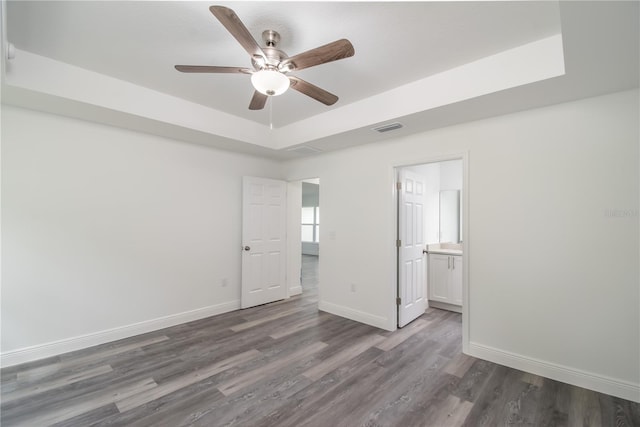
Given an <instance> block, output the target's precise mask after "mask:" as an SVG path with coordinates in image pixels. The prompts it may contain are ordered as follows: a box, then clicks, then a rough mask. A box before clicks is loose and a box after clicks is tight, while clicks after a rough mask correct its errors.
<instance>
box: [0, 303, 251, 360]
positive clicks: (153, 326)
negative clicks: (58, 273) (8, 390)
mask: <svg viewBox="0 0 640 427" xmlns="http://www.w3.org/2000/svg"><path fill="white" fill-rule="evenodd" d="M239 308H240V301H239V300H234V301H229V302H225V303H221V304H216V305H210V306H208V307H202V308H197V309H195V310H190V311H185V312H182V313H177V314H170V315H168V316H164V317H158V318H156V319H150V320H144V321H142V322H138V323H133V324H130V325H125V326H120V327H117V328H113V329H107V330H104V331H99V332H94V333H90V334H86V335H80V336H77V337H71V338H65V339H62V340H58V341H52V342H48V343H45V344H38V345H34V346H31V347H24V348H20V349H17V350H11V351H7V352H5V353H2V354H1V355H0V365H1V366H2V367H3V368H4V367H7V366H12V365H17V364H20V363H25V362H31V361H34V360H38V359H43V358H45V357H51V356H57V355H59V354H63V353H67V352H70V351H75V350H81V349H84V348H87V347H92V346H95V345H99V344H104V343H107V342H111V341H116V340H120V339H123V338H129V337H132V336H135V335H139V334H144V333H147V332H152V331H157V330H159V329H163V328H168V327H170V326H175V325H179V324H181V323H186V322H192V321H194V320H199V319H204V318H205V317H210V316H215V315H217V314H222V313H227V312H229V311H234V310H238V309H239Z"/></svg>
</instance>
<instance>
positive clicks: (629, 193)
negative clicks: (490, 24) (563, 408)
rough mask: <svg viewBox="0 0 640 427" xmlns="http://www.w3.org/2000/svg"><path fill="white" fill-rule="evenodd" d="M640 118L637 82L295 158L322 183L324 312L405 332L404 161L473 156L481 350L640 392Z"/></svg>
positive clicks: (474, 304) (471, 238)
mask: <svg viewBox="0 0 640 427" xmlns="http://www.w3.org/2000/svg"><path fill="white" fill-rule="evenodd" d="M638 113H639V112H638V91H637V90H635V91H628V92H622V93H617V94H612V95H607V96H603V97H598V98H591V99H586V100H582V101H577V102H572V103H566V104H561V105H556V106H551V107H546V108H541V109H536V110H531V111H525V112H521V113H516V114H511V115H507V116H502V117H496V118H491V119H487V120H482V121H477V122H472V123H467V124H463V125H458V126H453V127H449V128H444V129H438V130H434V131H430V132H426V133H422V134H418V135H413V136H410V137H406V138H401V139H397V140H392V141H389V142H386V143H378V144H374V145H369V146H362V147H357V148H353V149H348V150H343V151H339V152H334V153H327V154H324V155H322V156H318V157H312V158H308V159H302V160H297V161H292V162H289V163H288V164H287V169H288V170H287V176H288V178H289V179H296V178H300V177H303V176H308V175H315V176H318V177H320V180H321V182H322V209H323V211H322V229H321V230H322V231H321V241H322V242H323V248H322V257H323V259H322V263H321V265H320V277H321V278H322V280H321V282H320V290H321V294H320V295H321V300H320V307H321V309H323V310H326V311H330V312H333V313H335V314H340V315H344V316H347V317H351V318H354V319H357V320H360V321H365V322H367V323H370V324H373V325H376V326H379V327H383V328H388V329H393V328H394V327H395V307H394V304H393V300H394V297H395V292H394V290H395V277H394V264H393V263H394V260H395V252H394V248H393V242H394V239H395V237H394V236H393V227H392V223H393V218H394V214H393V209H392V202H393V167H394V166H398V165H405V164H416V163H422V162H426V161H428V160H430V159H432V158H434V157H437V156H442V155H447V154H450V153H459V152H461V151H466V150H468V153H469V188H468V189H467V191H468V192H469V197H470V206H465V209H468V210H469V231H470V235H467V236H465V240H466V241H467V246H466V247H467V248H468V256H469V258H468V260H469V264H468V265H467V266H466V267H467V268H468V274H469V295H468V296H469V305H468V314H467V315H468V316H469V317H468V320H469V322H470V336H469V339H470V348H469V350H470V352H471V353H472V354H476V355H482V356H483V357H485V358H488V359H491V360H495V361H499V362H500V363H504V364H508V365H511V366H516V367H520V368H521V369H527V370H529V371H531V372H538V373H542V374H544V375H547V376H552V377H555V378H558V379H561V380H564V381H567V382H572V383H574V384H578V385H583V386H587V387H590V388H595V389H598V390H601V391H605V392H608V393H611V394H616V395H621V396H623V397H626V398H627V399H632V398H633V399H635V400H640V389H639V384H640V366H639V364H638V360H640V326H639V325H640V318H639V310H638V303H639V301H640V300H639V297H640V295H639V271H638V259H639V250H638V234H639V226H638V225H639V224H638V223H639V221H638V214H637V212H638V193H639V174H638V169H639V167H638V155H639V152H638V141H639V135H638ZM362 159H366V162H363V161H362ZM610 209H619V210H625V211H626V212H631V214H630V215H626V216H620V217H612V216H611V215H607V214H606V212H608V210H610ZM634 212H635V213H634ZM365 213H366V214H365ZM350 283H355V284H356V292H351V291H350V286H349V284H350Z"/></svg>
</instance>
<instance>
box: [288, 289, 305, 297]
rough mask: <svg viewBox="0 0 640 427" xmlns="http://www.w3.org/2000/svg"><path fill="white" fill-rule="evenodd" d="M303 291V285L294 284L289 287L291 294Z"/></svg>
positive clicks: (298, 293)
mask: <svg viewBox="0 0 640 427" xmlns="http://www.w3.org/2000/svg"><path fill="white" fill-rule="evenodd" d="M301 293H302V286H292V287H290V288H289V296H290V297H292V296H294V295H300V294H301Z"/></svg>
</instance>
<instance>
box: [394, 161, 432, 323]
mask: <svg viewBox="0 0 640 427" xmlns="http://www.w3.org/2000/svg"><path fill="white" fill-rule="evenodd" d="M398 182H399V183H400V185H399V186H398V187H399V188H398V240H399V245H398V298H399V300H398V326H399V327H403V326H405V325H406V324H407V323H409V322H411V321H412V320H414V319H416V318H417V317H419V316H420V315H422V314H423V313H424V311H425V309H426V308H427V298H426V282H425V262H424V260H425V255H424V253H423V252H422V251H423V250H424V249H425V243H424V197H425V194H424V188H425V185H424V178H423V177H421V176H420V175H418V174H416V173H414V172H411V171H409V170H406V169H400V170H399V172H398Z"/></svg>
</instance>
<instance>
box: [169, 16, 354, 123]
mask: <svg viewBox="0 0 640 427" xmlns="http://www.w3.org/2000/svg"><path fill="white" fill-rule="evenodd" d="M209 10H210V11H211V13H212V14H213V16H215V17H216V18H217V19H218V21H220V23H221V24H222V25H223V26H224V27H225V28H226V29H227V31H229V32H230V33H231V35H232V36H233V37H235V39H236V40H238V42H240V44H241V45H242V47H243V48H244V49H245V50H246V51H247V52H248V53H249V55H250V56H251V64H252V65H253V69H251V68H243V67H218V66H210V65H176V66H175V68H176V70H178V71H181V72H183V73H241V74H250V75H251V83H252V84H253V87H254V88H255V92H254V94H253V98H252V99H251V102H250V104H249V109H250V110H261V109H263V108H264V106H265V104H266V102H267V99H268V97H270V96H277V95H280V94H282V93H284V92H285V91H286V90H287V89H288V88H289V87H291V88H292V89H294V90H297V91H298V92H300V93H303V94H305V95H307V96H309V97H311V98H313V99H315V100H316V101H320V102H322V103H323V104H325V105H333V104H335V103H336V101H338V97H337V96H336V95H334V94H332V93H330V92H327V91H326V90H324V89H321V88H319V87H317V86H315V85H313V84H311V83H309V82H306V81H304V80H302V79H301V78H299V77H295V76H291V75H288V74H287V73H289V72H291V71H296V70H302V69H304V68H309V67H313V66H315V65H320V64H325V63H327V62H332V61H336V60H338V59H343V58H348V57H350V56H353V55H354V54H355V50H354V49H353V45H352V44H351V42H350V41H349V40H347V39H340V40H337V41H334V42H332V43H329V44H326V45H324V46H320V47H317V48H315V49H311V50H308V51H306V52H303V53H299V54H298V55H294V56H291V57H289V56H287V54H286V53H284V52H283V51H281V50H280V49H277V48H276V45H277V44H278V42H279V41H280V34H278V33H277V32H276V31H273V30H266V31H264V32H263V33H262V38H263V40H264V42H265V47H260V46H259V45H258V43H257V42H256V41H255V39H254V38H253V37H252V36H251V33H249V30H247V27H245V26H244V24H243V23H242V21H240V18H238V16H237V15H236V14H235V12H234V11H233V10H231V9H229V8H227V7H224V6H211V7H210V8H209Z"/></svg>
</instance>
